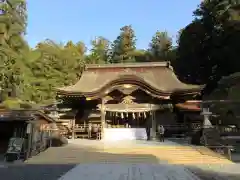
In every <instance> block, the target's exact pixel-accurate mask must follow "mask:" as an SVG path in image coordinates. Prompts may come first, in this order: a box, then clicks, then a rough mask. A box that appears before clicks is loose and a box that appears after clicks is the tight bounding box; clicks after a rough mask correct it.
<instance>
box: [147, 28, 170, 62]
mask: <svg viewBox="0 0 240 180" xmlns="http://www.w3.org/2000/svg"><path fill="white" fill-rule="evenodd" d="M171 50H172V39H171V38H170V37H169V35H168V33H167V32H160V31H157V32H156V33H155V35H154V36H153V37H152V40H151V43H150V44H149V50H148V51H149V52H150V55H151V57H152V61H169V60H170V59H169V58H170V57H169V56H170V51H171Z"/></svg>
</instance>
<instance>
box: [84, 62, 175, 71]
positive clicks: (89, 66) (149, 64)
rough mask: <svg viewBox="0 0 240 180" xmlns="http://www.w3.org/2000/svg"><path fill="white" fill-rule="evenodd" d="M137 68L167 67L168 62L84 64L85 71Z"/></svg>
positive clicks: (168, 65)
mask: <svg viewBox="0 0 240 180" xmlns="http://www.w3.org/2000/svg"><path fill="white" fill-rule="evenodd" d="M138 67H169V68H171V65H170V62H168V61H164V62H141V63H114V64H86V67H85V68H86V70H87V69H95V68H97V69H99V68H138Z"/></svg>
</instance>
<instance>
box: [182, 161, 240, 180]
mask: <svg viewBox="0 0 240 180" xmlns="http://www.w3.org/2000/svg"><path fill="white" fill-rule="evenodd" d="M186 168H188V169H189V171H191V172H192V173H193V174H195V175H196V176H197V177H199V178H200V179H202V180H239V179H240V173H238V172H239V170H238V169H239V168H240V166H239V165H228V166H220V165H219V166H218V167H216V166H215V167H212V168H211V169H206V167H204V168H199V167H191V166H186ZM223 170H224V171H225V172H223ZM236 173H238V174H236Z"/></svg>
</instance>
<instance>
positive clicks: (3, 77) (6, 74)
mask: <svg viewBox="0 0 240 180" xmlns="http://www.w3.org/2000/svg"><path fill="white" fill-rule="evenodd" d="M0 11H1V16H0V32H1V35H0V54H1V55H0V58H1V67H0V81H1V89H2V95H4V96H5V97H7V96H13V97H16V96H18V94H19V92H21V91H22V89H21V87H22V83H23V78H22V76H23V69H24V67H25V62H26V59H24V52H25V51H26V49H27V48H28V46H27V43H26V42H25V40H24V38H23V35H24V33H25V29H26V19H27V15H26V2H25V0H4V1H2V2H1V4H0ZM17 89H18V91H17Z"/></svg>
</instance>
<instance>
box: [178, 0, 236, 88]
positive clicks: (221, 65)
mask: <svg viewBox="0 0 240 180" xmlns="http://www.w3.org/2000/svg"><path fill="white" fill-rule="evenodd" d="M194 15H195V20H194V21H193V22H192V23H191V24H189V25H188V26H187V27H186V28H184V30H183V31H182V33H181V36H180V38H179V47H178V49H177V60H176V61H175V65H174V66H175V69H176V70H177V72H178V74H180V76H181V77H183V79H185V80H186V81H188V82H192V83H207V84H208V85H207V88H206V90H207V89H212V88H213V87H215V86H216V85H217V81H218V80H219V79H220V78H221V77H222V76H226V75H229V74H231V73H234V72H237V71H240V69H239V67H240V66H239V61H238V57H239V55H240V54H239V53H240V49H239V46H238V45H237V42H238V41H239V40H240V36H239V27H240V26H239V8H237V6H236V4H234V3H233V1H228V0H221V1H220V0H211V1H203V2H202V3H201V4H200V6H199V7H198V8H197V10H196V11H195V12H194ZM186 64H187V65H188V66H186Z"/></svg>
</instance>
